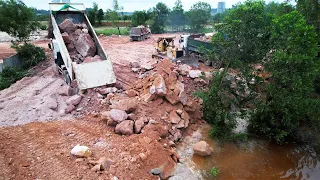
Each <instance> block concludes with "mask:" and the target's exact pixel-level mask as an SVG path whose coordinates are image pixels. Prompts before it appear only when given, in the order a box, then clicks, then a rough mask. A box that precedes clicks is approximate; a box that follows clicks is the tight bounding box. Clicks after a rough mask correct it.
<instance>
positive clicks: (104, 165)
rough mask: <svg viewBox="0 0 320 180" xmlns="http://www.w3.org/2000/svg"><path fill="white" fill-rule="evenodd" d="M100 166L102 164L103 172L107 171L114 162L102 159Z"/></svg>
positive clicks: (99, 162) (99, 161)
mask: <svg viewBox="0 0 320 180" xmlns="http://www.w3.org/2000/svg"><path fill="white" fill-rule="evenodd" d="M98 164H100V168H101V170H106V169H108V168H109V167H110V166H111V165H113V164H114V162H113V161H112V160H111V159H109V158H105V157H102V158H100V159H99V160H98Z"/></svg>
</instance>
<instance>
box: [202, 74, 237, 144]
mask: <svg viewBox="0 0 320 180" xmlns="http://www.w3.org/2000/svg"><path fill="white" fill-rule="evenodd" d="M233 80H234V78H233V77H232V76H229V75H227V71H223V72H220V73H217V74H216V75H215V77H214V79H213V81H212V82H211V84H210V89H209V90H208V91H200V92H199V93H198V96H199V97H200V98H201V99H202V100H203V112H204V119H205V120H206V121H207V122H208V123H209V124H211V125H212V129H211V130H210V136H212V137H216V138H219V139H226V140H230V139H232V137H233V129H234V128H235V127H236V125H237V122H236V117H237V113H236V111H235V106H237V105H240V103H241V100H240V98H237V96H236V93H237V92H235V89H234V88H233V87H232V82H233ZM239 85H240V83H239Z"/></svg>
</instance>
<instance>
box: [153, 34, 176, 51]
mask: <svg viewBox="0 0 320 180" xmlns="http://www.w3.org/2000/svg"><path fill="white" fill-rule="evenodd" d="M174 38H175V37H173V36H167V37H159V38H158V40H157V48H156V49H157V51H158V52H165V51H167V48H168V47H172V48H174Z"/></svg>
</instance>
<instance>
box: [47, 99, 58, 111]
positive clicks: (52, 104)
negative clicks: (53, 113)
mask: <svg viewBox="0 0 320 180" xmlns="http://www.w3.org/2000/svg"><path fill="white" fill-rule="evenodd" d="M45 104H46V105H47V107H48V108H49V109H52V110H56V109H57V107H58V103H57V101H56V100H55V99H53V98H51V97H48V98H47V99H46V100H45Z"/></svg>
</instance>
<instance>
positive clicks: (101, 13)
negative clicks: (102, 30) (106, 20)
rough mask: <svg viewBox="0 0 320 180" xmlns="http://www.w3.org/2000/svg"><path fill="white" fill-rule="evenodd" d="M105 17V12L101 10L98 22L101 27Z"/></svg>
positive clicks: (98, 14)
mask: <svg viewBox="0 0 320 180" xmlns="http://www.w3.org/2000/svg"><path fill="white" fill-rule="evenodd" d="M103 16H104V13H103V10H102V9H99V11H98V13H97V20H98V23H99V25H100V26H101V22H102V20H103Z"/></svg>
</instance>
